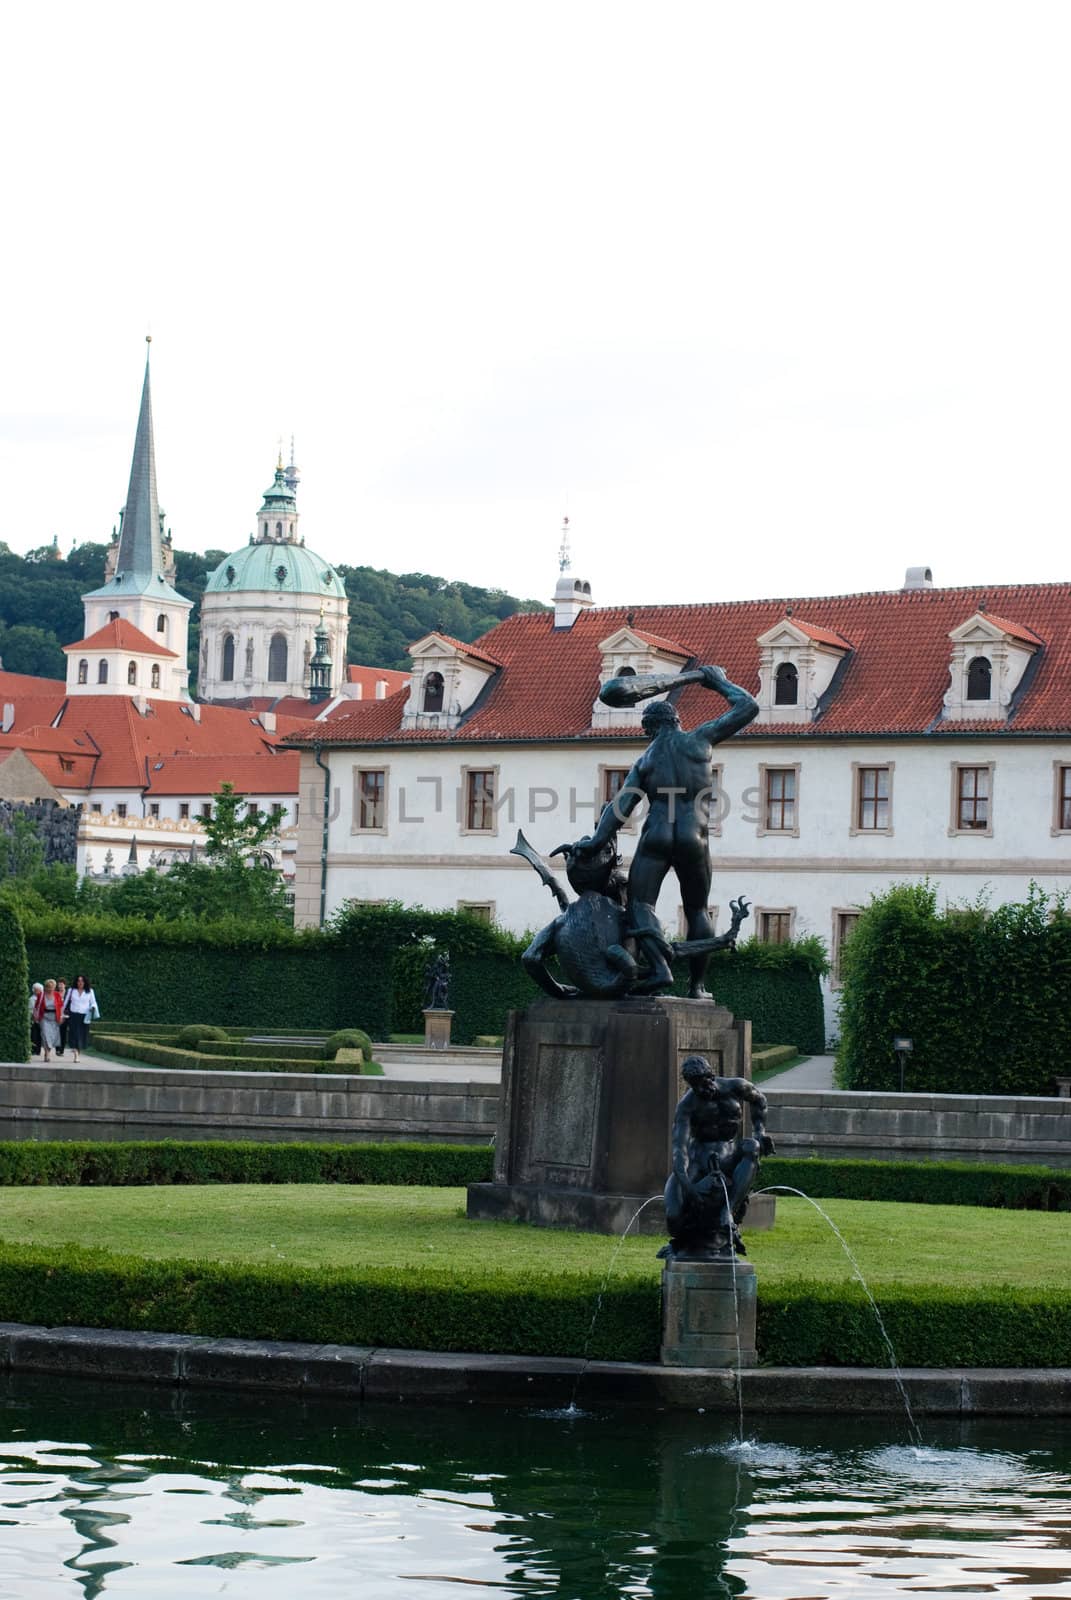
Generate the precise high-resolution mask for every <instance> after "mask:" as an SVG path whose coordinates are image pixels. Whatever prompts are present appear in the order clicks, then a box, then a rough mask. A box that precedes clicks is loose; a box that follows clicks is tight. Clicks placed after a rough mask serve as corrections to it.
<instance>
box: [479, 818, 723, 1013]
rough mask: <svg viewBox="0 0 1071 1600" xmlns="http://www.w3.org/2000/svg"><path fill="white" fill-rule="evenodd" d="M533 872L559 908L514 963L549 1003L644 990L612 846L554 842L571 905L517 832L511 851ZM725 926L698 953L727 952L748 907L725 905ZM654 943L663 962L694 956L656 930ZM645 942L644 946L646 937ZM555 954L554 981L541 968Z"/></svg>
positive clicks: (692, 947) (545, 968) (622, 881)
mask: <svg viewBox="0 0 1071 1600" xmlns="http://www.w3.org/2000/svg"><path fill="white" fill-rule="evenodd" d="M510 855H512V856H520V857H521V858H522V859H523V860H525V861H527V862H528V863H529V865H531V866H533V867H534V868H535V870H536V871H537V872H538V874H539V876H540V878H541V879H542V881H543V882H544V883H545V884H546V886H547V888H548V889H549V890H550V891H551V893H552V894H553V895H554V898H555V899H556V900H557V902H558V905H559V906H560V907H561V915H560V916H558V917H555V919H554V921H553V922H548V923H547V926H546V927H545V928H543V929H542V930H541V931H540V932H539V933H537V934H536V936H535V938H534V939H533V940H532V942H531V944H530V945H529V946H528V949H527V950H526V951H525V952H524V955H523V956H522V957H521V961H522V963H523V965H524V970H525V971H526V972H527V973H528V976H529V977H530V978H531V979H532V980H533V981H534V982H535V983H538V985H539V987H540V988H541V989H543V990H545V992H546V993H547V994H549V995H553V996H554V998H555V999H558V1000H561V999H567V998H571V997H572V996H574V995H587V996H588V997H589V998H591V999H597V1000H614V999H617V998H618V997H619V996H620V995H624V994H628V993H629V992H630V990H636V991H637V992H641V993H642V992H643V991H644V990H645V989H646V987H647V984H648V979H649V977H650V969H649V968H645V967H641V966H640V965H639V964H638V962H637V960H636V954H635V952H634V948H630V946H634V944H635V941H634V940H633V938H632V936H631V935H632V930H631V929H630V927H629V921H628V910H627V885H626V880H625V875H624V873H623V872H622V871H621V858H620V857H619V856H618V854H617V851H616V850H615V849H614V847H613V845H612V844H606V845H603V847H602V848H601V849H600V850H598V851H596V852H591V851H585V852H584V853H578V851H577V850H576V849H575V848H574V847H573V846H572V845H567V844H560V845H559V846H558V848H557V849H556V850H552V851H551V856H552V857H553V856H564V858H565V875H566V877H567V878H568V880H569V887H570V888H571V889H573V890H574V891H575V893H576V894H577V895H578V896H579V899H577V900H572V901H571V900H570V899H569V896H568V895H567V894H566V892H565V890H564V889H563V888H562V886H561V884H560V883H559V882H558V880H557V878H555V876H554V874H553V873H552V872H548V871H547V869H546V867H545V866H544V865H543V862H542V861H541V860H540V858H539V856H538V855H537V854H536V852H535V851H534V850H533V849H532V846H531V845H530V844H529V843H528V840H527V839H526V838H525V836H524V834H523V833H522V832H518V834H517V843H516V844H515V845H514V846H513V849H512V850H511V851H510ZM731 910H732V914H733V920H732V925H731V927H730V929H729V931H728V933H722V934H717V935H714V934H711V935H710V936H709V938H707V939H704V940H702V941H701V944H702V949H703V951H704V952H705V953H707V954H709V952H710V951H712V950H724V949H729V948H731V947H732V946H734V945H735V944H736V936H737V934H738V932H739V930H740V924H741V923H742V922H743V920H744V918H745V917H746V916H747V915H748V912H749V910H750V907H749V905H748V903H747V901H746V900H745V899H744V898H743V897H741V898H740V899H739V900H733V901H732V902H731ZM657 937H658V945H659V949H660V951H661V952H662V953H663V955H664V957H665V958H666V959H667V960H671V959H673V958H674V957H676V956H681V955H688V956H691V955H693V954H694V952H695V949H696V946H695V945H693V944H691V943H685V944H670V943H669V942H668V941H667V940H666V939H664V938H663V936H662V930H661V928H659V930H658V936H657ZM646 942H647V944H649V943H650V936H648V939H647V941H646ZM552 956H556V957H557V960H558V965H559V966H560V967H561V970H562V973H563V974H564V976H565V979H566V982H565V983H559V982H558V979H557V978H556V977H555V976H554V974H553V973H552V972H551V971H550V969H549V968H548V966H547V962H548V961H549V960H550V958H551V957H552Z"/></svg>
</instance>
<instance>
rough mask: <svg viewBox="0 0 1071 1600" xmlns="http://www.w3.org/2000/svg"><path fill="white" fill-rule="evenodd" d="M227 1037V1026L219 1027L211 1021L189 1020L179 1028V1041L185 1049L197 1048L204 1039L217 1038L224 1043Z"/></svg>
mask: <svg viewBox="0 0 1071 1600" xmlns="http://www.w3.org/2000/svg"><path fill="white" fill-rule="evenodd" d="M227 1037H228V1035H227V1030H226V1028H217V1027H215V1026H214V1025H213V1024H212V1023H211V1022H188V1023H187V1024H186V1026H185V1027H184V1028H180V1029H179V1031H178V1039H177V1043H178V1044H180V1045H181V1046H182V1048H183V1050H196V1049H197V1046H198V1045H199V1044H200V1042H201V1040H202V1039H215V1040H218V1041H219V1042H220V1043H222V1042H223V1041H224V1040H226V1038H227Z"/></svg>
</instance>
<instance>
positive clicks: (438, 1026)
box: [424, 1011, 454, 1050]
mask: <svg viewBox="0 0 1071 1600" xmlns="http://www.w3.org/2000/svg"><path fill="white" fill-rule="evenodd" d="M453 1020H454V1013H453V1012H452V1011H425V1012H424V1048H425V1049H426V1050H446V1049H448V1048H449V1045H450V1024H451V1023H452V1022H453Z"/></svg>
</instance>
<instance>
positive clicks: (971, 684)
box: [967, 656, 993, 700]
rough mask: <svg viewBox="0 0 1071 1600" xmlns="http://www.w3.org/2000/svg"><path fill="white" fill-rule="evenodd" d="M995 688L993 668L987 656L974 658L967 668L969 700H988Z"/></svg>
mask: <svg viewBox="0 0 1071 1600" xmlns="http://www.w3.org/2000/svg"><path fill="white" fill-rule="evenodd" d="M992 686H993V668H992V665H991V663H990V661H989V658H988V657H987V656H974V657H972V659H971V661H970V662H969V664H968V666H967V699H968V700H988V699H990V698H991V690H992Z"/></svg>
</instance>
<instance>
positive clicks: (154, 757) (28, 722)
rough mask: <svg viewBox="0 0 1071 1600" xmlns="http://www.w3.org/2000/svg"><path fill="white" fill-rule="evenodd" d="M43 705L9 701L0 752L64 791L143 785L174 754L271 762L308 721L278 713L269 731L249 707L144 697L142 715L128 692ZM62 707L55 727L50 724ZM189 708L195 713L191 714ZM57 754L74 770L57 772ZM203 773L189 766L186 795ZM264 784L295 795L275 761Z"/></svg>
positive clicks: (198, 787)
mask: <svg viewBox="0 0 1071 1600" xmlns="http://www.w3.org/2000/svg"><path fill="white" fill-rule="evenodd" d="M143 703H144V702H143ZM43 704H44V709H45V710H46V711H47V717H45V716H42V715H41V714H40V711H41V707H42V702H41V701H40V700H39V699H37V698H34V699H30V700H26V701H20V700H18V699H16V700H15V702H14V706H15V723H14V725H13V727H12V728H11V729H9V731H8V732H7V733H6V734H0V749H14V748H20V749H24V750H25V751H26V753H27V755H28V756H29V757H30V759H31V760H32V761H33V762H34V763H35V765H37V766H38V768H39V770H40V771H41V772H43V773H44V774H45V776H46V777H47V778H48V779H49V780H50V782H52V783H56V784H58V785H60V786H63V787H66V788H84V787H86V786H87V785H91V786H92V787H93V788H94V789H143V788H144V787H145V785H146V783H147V782H148V772H149V769H150V767H151V765H152V763H153V762H155V761H159V760H163V759H170V758H174V757H182V758H186V759H188V758H191V757H192V758H198V757H214V758H216V759H217V760H219V761H220V762H221V763H222V764H223V765H224V766H225V765H226V763H227V762H230V761H234V762H239V761H246V760H248V759H249V758H252V757H256V758H260V759H263V760H264V761H265V762H272V763H274V762H276V761H278V760H279V759H280V757H278V756H276V755H274V754H273V752H274V751H275V750H276V748H277V747H278V746H279V743H280V741H281V740H282V739H283V738H284V737H285V736H286V735H287V734H291V733H296V732H297V731H298V729H299V728H302V727H304V726H306V722H305V720H304V719H302V718H299V717H288V716H281V715H279V714H278V713H277V714H276V724H275V731H274V732H273V733H268V732H266V730H265V729H264V728H263V727H261V725H260V723H259V721H257V719H256V716H255V714H252V713H250V712H249V711H247V710H243V711H236V710H233V709H231V708H230V707H223V706H200V707H197V708H193V707H188V706H187V705H185V704H184V703H183V702H180V701H175V700H149V701H148V712H147V714H145V715H143V714H142V713H141V712H140V711H139V710H138V709H137V706H136V705H135V703H134V701H133V700H132V699H130V698H129V697H128V696H126V695H106V694H80V695H71V696H69V697H65V696H62V695H61V696H58V697H56V698H55V699H50V700H48V701H46V702H44V703H43ZM61 708H62V712H63V714H62V716H61V717H60V721H59V726H58V727H56V728H52V727H50V726H49V724H50V723H51V722H52V721H54V720H55V716H56V713H57V711H59V710H60V709H61ZM194 709H197V710H199V712H200V716H199V718H196V717H194V716H193V715H191V714H190V713H191V712H192V711H193V710H194ZM46 758H47V759H46ZM61 758H63V759H67V760H75V770H74V773H73V774H72V773H69V772H67V773H65V772H63V771H62V769H61V768H60V766H59V762H60V760H61ZM243 770H245V769H243ZM286 770H287V771H288V772H289V770H290V768H289V764H288V766H287V768H286ZM224 776H226V773H224ZM202 777H203V774H202V775H201V776H200V777H199V776H198V775H197V773H196V771H195V770H191V772H190V778H189V781H190V785H191V788H190V791H189V792H190V793H194V794H200V793H203V792H204V791H203V788H202V787H201V781H202ZM76 780H77V781H76ZM264 784H265V786H264V788H263V789H261V790H260V791H259V792H261V793H273V794H278V793H282V792H286V791H287V790H288V789H289V788H292V789H293V790H294V792H296V789H297V780H296V774H295V776H294V778H293V782H292V783H291V784H286V783H283V782H282V773H281V772H280V771H277V770H276V769H275V767H274V766H273V767H272V768H271V771H270V774H269V770H268V769H267V767H266V768H265V771H264ZM217 787H218V785H217Z"/></svg>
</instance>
